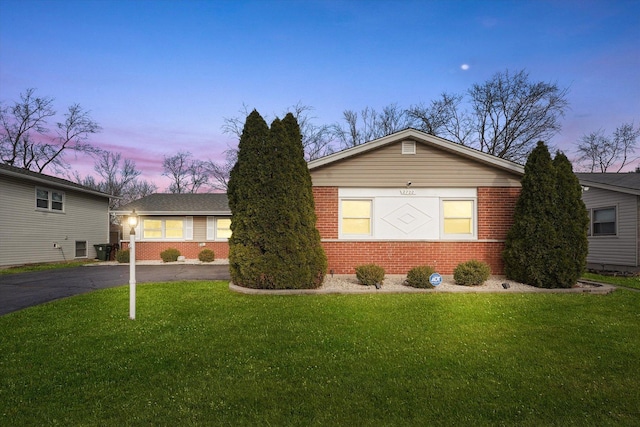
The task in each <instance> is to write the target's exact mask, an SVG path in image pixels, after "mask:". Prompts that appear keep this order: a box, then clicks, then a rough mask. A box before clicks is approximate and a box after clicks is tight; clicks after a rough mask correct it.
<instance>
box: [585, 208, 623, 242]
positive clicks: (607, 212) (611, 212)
mask: <svg viewBox="0 0 640 427" xmlns="http://www.w3.org/2000/svg"><path fill="white" fill-rule="evenodd" d="M616 211H617V210H616V207H615V206H608V207H606V208H598V209H592V211H591V212H592V213H591V230H592V232H591V234H592V235H593V236H595V237H597V236H616V235H617V234H618V232H617V228H618V227H617V223H618V221H617V215H616V213H617V212H616Z"/></svg>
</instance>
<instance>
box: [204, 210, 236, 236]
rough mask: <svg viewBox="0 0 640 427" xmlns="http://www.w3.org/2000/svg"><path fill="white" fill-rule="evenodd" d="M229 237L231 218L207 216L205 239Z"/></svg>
mask: <svg viewBox="0 0 640 427" xmlns="http://www.w3.org/2000/svg"><path fill="white" fill-rule="evenodd" d="M229 237H231V218H217V217H214V216H208V217H207V240H226V239H228V238H229Z"/></svg>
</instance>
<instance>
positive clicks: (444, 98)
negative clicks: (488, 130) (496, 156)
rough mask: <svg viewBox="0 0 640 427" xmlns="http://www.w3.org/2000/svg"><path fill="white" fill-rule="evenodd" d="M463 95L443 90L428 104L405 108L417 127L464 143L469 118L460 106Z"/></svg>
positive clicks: (469, 132)
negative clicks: (437, 97) (438, 96)
mask: <svg viewBox="0 0 640 427" xmlns="http://www.w3.org/2000/svg"><path fill="white" fill-rule="evenodd" d="M462 100H463V95H460V94H450V93H446V92H443V93H442V94H441V95H440V98H439V99H436V100H433V101H431V103H430V104H429V105H424V104H419V105H413V106H411V107H410V108H409V109H408V110H407V114H408V116H409V117H411V118H413V119H414V121H415V126H416V128H417V129H419V130H421V131H424V132H426V133H429V134H431V135H435V136H439V137H441V138H445V139H448V140H450V141H454V142H457V143H458V144H462V145H465V144H466V143H467V141H468V140H469V135H470V134H471V129H472V126H471V123H472V122H471V119H470V117H469V115H468V114H467V113H466V112H465V111H463V110H462V109H461V108H460V104H461V102H462Z"/></svg>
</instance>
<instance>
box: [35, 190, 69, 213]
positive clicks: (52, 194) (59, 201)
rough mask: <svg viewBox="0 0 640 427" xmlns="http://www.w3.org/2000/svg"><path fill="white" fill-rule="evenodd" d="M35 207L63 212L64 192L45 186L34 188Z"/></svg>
mask: <svg viewBox="0 0 640 427" xmlns="http://www.w3.org/2000/svg"><path fill="white" fill-rule="evenodd" d="M36 209H38V210H46V211H51V212H64V192H62V191H56V190H50V189H47V188H36Z"/></svg>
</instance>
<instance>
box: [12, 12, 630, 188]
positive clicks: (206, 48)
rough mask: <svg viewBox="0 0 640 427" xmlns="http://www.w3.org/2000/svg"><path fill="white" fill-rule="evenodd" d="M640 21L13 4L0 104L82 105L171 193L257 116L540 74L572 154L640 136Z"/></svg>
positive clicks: (613, 16)
mask: <svg viewBox="0 0 640 427" xmlns="http://www.w3.org/2000/svg"><path fill="white" fill-rule="evenodd" d="M639 20H640V1H615V0H614V1H588V0H579V1H525V0H523V1H515V0H512V1H471V0H469V1H444V0H442V1H409V0H407V1H402V0H396V1H382V0H372V1H357V0H355V1H344V0H343V1H303V0H299V1H267V0H264V1H230V0H229V1H193V0H186V1H177V0H176V1H168V0H165V1H151V0H145V1H123V0H120V1H112V0H98V1H90V0H81V1H66V0H55V1H54V0H39V1H33V0H20V1H16V0H0V100H2V101H3V102H5V103H7V102H11V101H14V100H16V99H18V97H19V94H20V93H21V92H23V91H24V90H25V89H26V88H31V87H33V88H37V93H38V94H39V95H48V96H52V97H54V98H56V103H55V104H56V107H57V108H58V110H59V111H62V110H64V108H66V106H68V105H70V104H71V103H75V102H78V103H80V104H81V105H82V106H83V107H85V108H87V109H89V110H91V112H92V116H93V118H94V119H95V120H96V121H97V122H98V123H100V125H101V126H102V127H103V131H102V132H101V133H100V134H98V135H95V136H94V137H92V142H93V143H95V144H96V145H98V146H100V147H103V148H106V149H109V150H111V151H114V152H121V153H122V154H123V156H124V157H129V158H132V159H134V160H136V163H137V166H138V168H139V169H141V170H142V171H143V172H144V177H145V178H147V179H150V180H154V181H157V182H158V184H159V186H160V187H161V189H164V187H165V185H164V184H163V183H161V181H160V180H159V179H158V176H159V173H160V172H161V164H162V157H163V155H173V154H175V153H177V152H178V151H179V150H188V151H191V152H192V153H193V154H194V155H196V156H198V157H199V158H203V159H207V158H211V159H216V158H220V157H221V155H222V152H223V151H224V150H225V149H226V147H227V144H229V143H232V142H233V140H232V139H231V138H230V137H229V136H227V135H224V134H223V133H222V131H221V127H222V125H223V118H224V117H233V116H238V115H239V110H241V109H242V106H243V104H246V105H248V106H249V107H251V108H257V109H258V111H260V113H261V114H263V115H268V116H270V117H273V116H274V115H275V114H280V113H282V112H283V111H284V110H285V109H286V108H287V107H289V106H291V105H294V104H296V103H298V102H301V103H303V104H305V105H309V106H312V107H313V108H314V109H315V110H314V112H313V115H314V116H315V117H316V119H315V122H316V123H317V124H324V123H327V124H328V123H334V122H336V121H339V120H340V119H341V116H342V111H343V110H345V109H353V110H358V111H359V110H360V109H362V108H364V107H366V106H369V107H373V108H375V109H382V107H384V106H385V105H388V104H391V103H397V104H398V105H399V106H401V107H408V106H410V105H412V104H418V103H421V102H425V103H427V102H429V101H431V100H432V99H435V98H436V97H437V96H438V95H439V94H440V93H441V92H443V91H446V92H464V91H466V90H467V89H469V88H470V87H471V85H472V84H474V83H482V82H484V81H485V80H486V79H488V78H490V77H491V76H492V75H493V74H495V73H496V72H500V71H504V70H506V69H509V70H511V71H517V70H520V69H526V70H527V71H528V72H529V73H530V79H531V80H535V81H546V82H557V83H558V85H560V86H561V87H568V88H569V94H568V100H569V102H570V106H571V110H569V112H568V114H567V115H566V117H565V119H564V121H563V130H562V132H561V133H560V134H559V135H557V136H556V137H555V138H554V139H553V140H552V141H550V143H551V144H553V145H555V146H557V147H559V148H560V149H562V150H564V151H565V152H567V153H568V154H570V157H571V152H572V151H573V149H574V144H575V143H576V141H577V140H578V139H579V137H580V136H581V135H583V134H585V133H588V132H592V131H596V130H598V129H603V130H605V131H606V132H607V133H611V132H613V130H614V129H615V127H616V126H618V125H620V124H622V123H624V122H635V123H636V125H639V124H640V25H639ZM463 64H467V65H468V69H466V70H464V69H462V65H463ZM69 160H72V162H73V159H69ZM74 165H76V166H77V168H78V169H79V170H81V171H90V170H91V167H92V163H90V162H89V163H87V160H86V159H78V161H77V162H76V163H74Z"/></svg>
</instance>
